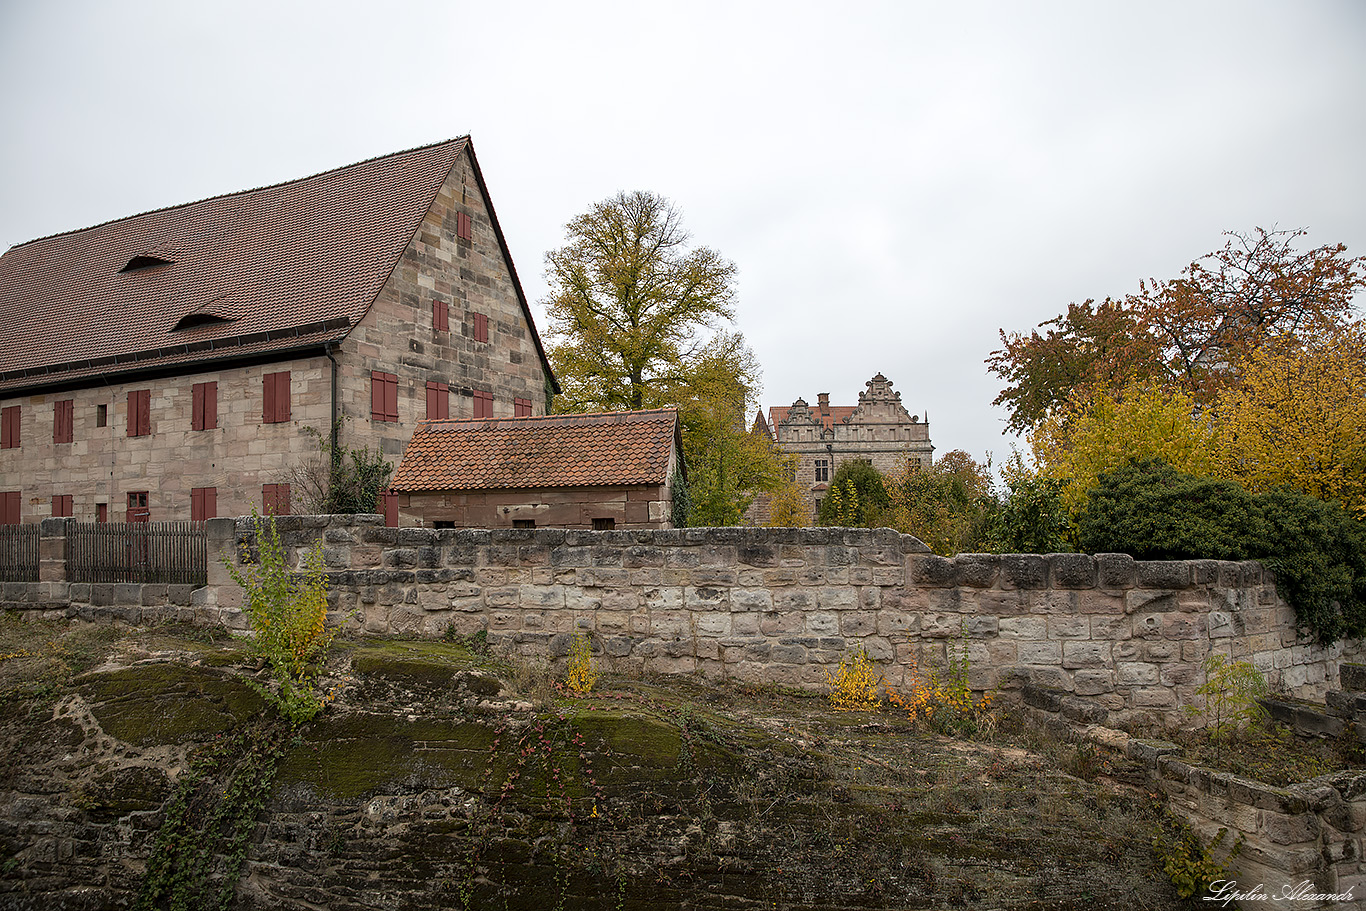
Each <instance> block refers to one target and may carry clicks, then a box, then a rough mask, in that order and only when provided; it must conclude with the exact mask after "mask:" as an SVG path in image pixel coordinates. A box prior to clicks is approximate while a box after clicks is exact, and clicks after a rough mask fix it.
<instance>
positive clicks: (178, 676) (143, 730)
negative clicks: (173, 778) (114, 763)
mask: <svg viewBox="0 0 1366 911" xmlns="http://www.w3.org/2000/svg"><path fill="white" fill-rule="evenodd" d="M77 688H78V689H79V691H80V693H81V694H82V695H83V696H84V697H85V699H86V701H87V702H89V703H90V709H91V712H93V713H94V715H95V718H96V720H98V721H99V723H100V727H102V728H103V729H104V732H105V733H106V734H109V735H110V736H111V737H117V738H118V739H119V740H122V741H124V742H125V743H130V744H135V745H137V746H150V745H155V744H176V743H183V742H185V741H193V740H203V739H205V738H207V737H211V736H213V735H214V734H221V733H224V732H226V731H228V730H230V729H231V728H233V727H235V726H236V725H238V724H240V723H242V722H243V721H245V720H246V719H248V718H250V717H251V716H253V715H257V714H259V713H260V712H262V711H264V709H265V707H266V704H265V701H264V700H263V699H262V698H261V697H260V696H258V695H257V694H256V693H255V692H254V691H253V690H252V689H251V687H249V686H247V684H246V683H245V682H243V681H242V680H240V679H238V678H236V677H233V676H231V675H229V674H224V673H222V672H220V671H215V670H212V669H210V668H203V667H191V666H188V665H184V664H175V663H165V664H144V665H138V666H136V667H129V668H122V669H120V670H116V671H110V672H108V673H103V674H91V675H88V676H86V677H84V678H81V679H80V680H79V681H78V684H77Z"/></svg>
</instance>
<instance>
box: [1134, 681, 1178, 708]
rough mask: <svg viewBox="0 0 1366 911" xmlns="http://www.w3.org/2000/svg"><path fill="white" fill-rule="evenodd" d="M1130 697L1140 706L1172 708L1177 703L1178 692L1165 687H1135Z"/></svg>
mask: <svg viewBox="0 0 1366 911" xmlns="http://www.w3.org/2000/svg"><path fill="white" fill-rule="evenodd" d="M1129 698H1130V699H1132V700H1133V703H1134V705H1135V706H1137V707H1139V708H1171V707H1173V706H1175V705H1176V694H1175V693H1173V692H1172V691H1171V690H1169V689H1166V688H1164V687H1146V686H1140V687H1134V689H1133V690H1132V691H1131V692H1130V696H1129Z"/></svg>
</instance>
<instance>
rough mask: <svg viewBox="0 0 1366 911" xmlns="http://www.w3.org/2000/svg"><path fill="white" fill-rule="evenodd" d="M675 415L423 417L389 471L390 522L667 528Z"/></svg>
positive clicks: (676, 440)
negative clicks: (394, 506)
mask: <svg viewBox="0 0 1366 911" xmlns="http://www.w3.org/2000/svg"><path fill="white" fill-rule="evenodd" d="M681 469H682V438H681V435H680V429H679V422H678V412H677V410H675V409H672V408H664V409H658V410H654V411H615V412H605V413H597V414H557V415H547V416H540V417H519V418H505V419H501V420H474V421H470V420H465V421H424V422H422V423H420V424H419V425H418V427H417V430H416V431H415V432H414V433H413V438H412V441H411V442H410V443H409V444H408V448H407V450H406V451H405V452H404V454H403V461H402V462H401V463H400V464H399V466H398V470H397V471H396V472H395V473H394V477H393V481H392V483H391V484H390V490H391V491H393V492H394V493H396V494H397V495H398V514H399V524H400V525H404V526H426V527H429V528H508V527H511V528H546V527H553V528H596V529H610V528H671V527H673V523H672V521H671V515H672V510H673V489H672V481H673V478H674V476H675V470H678V471H679V472H680V474H681Z"/></svg>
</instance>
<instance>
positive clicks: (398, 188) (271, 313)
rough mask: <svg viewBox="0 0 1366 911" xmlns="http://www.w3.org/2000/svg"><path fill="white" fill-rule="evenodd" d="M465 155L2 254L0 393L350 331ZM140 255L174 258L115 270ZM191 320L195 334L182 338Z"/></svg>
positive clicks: (418, 153) (390, 163) (261, 192)
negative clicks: (197, 322) (191, 318)
mask: <svg viewBox="0 0 1366 911" xmlns="http://www.w3.org/2000/svg"><path fill="white" fill-rule="evenodd" d="M468 147H469V137H461V138H459V139H452V140H449V141H446V142H441V143H436V144H434V145H429V146H424V147H422V148H417V149H410V150H408V151H405V152H397V153H395V154H392V155H385V156H383V157H380V158H373V159H370V160H368V161H362V162H360V163H358V164H353V165H347V166H346V167H342V168H337V169H335V170H332V171H327V172H325V173H322V174H316V175H314V176H312V177H304V178H300V179H298V180H293V181H290V182H288V183H282V184H276V185H275V186H269V187H262V188H259V189H255V190H245V191H243V192H240V193H232V194H229V195H226V196H216V197H213V198H211V199H204V200H200V201H199V202H191V203H186V204H184V205H179V206H172V207H170V208H166V209H158V210H156V211H154V212H145V213H143V214H141V215H133V216H130V217H128V218H121V219H118V220H116V221H110V222H106V223H104V224H101V225H95V226H94V227H90V228H83V229H80V230H77V231H69V232H66V233H64V234H57V235H53V236H51V237H43V238H39V239H37V240H32V241H29V242H27V243H23V244H19V245H17V246H14V247H11V248H10V249H9V251H8V252H6V253H5V254H4V256H0V391H5V390H15V389H20V388H24V387H29V386H33V385H35V384H42V383H45V382H63V381H66V380H69V379H71V380H74V379H79V378H80V377H82V376H88V375H93V374H100V373H103V374H109V373H119V372H124V371H126V370H140V369H145V368H147V367H154V366H158V365H161V364H166V365H171V364H176V363H186V362H194V361H208V360H218V359H222V358H223V357H225V356H227V357H240V356H243V355H253V354H259V353H264V352H268V351H271V350H279V349H280V348H281V347H297V346H299V345H303V344H314V345H316V344H321V343H322V342H325V341H333V340H337V339H340V338H343V337H345V336H346V334H347V333H348V332H349V331H350V330H351V328H353V327H354V326H355V325H356V324H357V323H358V322H359V321H360V319H361V317H362V316H363V315H364V314H365V312H366V310H367V309H368V308H369V306H370V304H371V303H372V302H373V301H374V299H375V297H376V296H377V295H378V294H379V292H380V290H381V289H382V288H383V287H384V283H385V281H387V280H388V277H389V274H390V272H391V271H392V270H393V268H394V266H395V265H396V264H397V263H398V260H399V257H400V256H401V255H402V254H403V251H404V249H405V248H406V247H407V246H408V243H409V241H410V240H411V239H412V237H413V235H414V234H415V233H416V231H417V228H418V226H419V225H420V224H421V222H422V219H423V217H424V216H425V215H426V213H427V211H428V210H429V209H430V208H431V205H432V202H433V200H434V199H435V198H436V194H437V193H438V191H439V190H440V189H441V185H442V184H443V183H444V181H445V179H446V176H447V175H448V174H449V173H450V170H451V168H452V167H454V165H455V164H456V161H457V160H458V158H459V156H460V155H461V154H462V153H463V152H464V151H465V150H466V149H467V148H468ZM472 154H473V153H472V150H471V155H472ZM475 170H476V174H477V173H478V165H477V163H476V164H475ZM481 183H482V180H481ZM485 198H486V199H487V193H485ZM490 214H492V209H491V207H490ZM496 227H497V226H496V223H495V228H496ZM499 238H500V240H501V233H499ZM504 253H505V254H506V250H504ZM147 256H153V257H157V258H159V259H162V260H168V261H169V264H167V265H152V266H150V267H147V268H141V269H133V270H130V271H121V270H124V269H125V267H126V266H128V265H129V263H130V261H131V260H132V259H133V258H134V257H147ZM508 266H509V269H510V270H511V269H512V264H511V258H510V257H509V258H508ZM513 276H514V282H515V281H516V274H515V272H514V273H513ZM191 314H193V315H194V317H195V318H197V319H199V320H201V321H202V324H201V325H196V326H194V327H193V328H182V329H179V330H176V329H175V327H176V325H177V323H179V322H180V321H181V319H182V318H184V317H186V316H187V315H191ZM527 319H528V322H530V319H531V317H530V314H529V313H528V315H527ZM532 333H533V335H534V334H535V329H534V327H533V329H532ZM305 335H307V336H308V338H307V339H304V338H302V336H305ZM287 338H293V339H294V343H289V342H287V341H285V339H287ZM536 341H537V344H538V347H539V339H536Z"/></svg>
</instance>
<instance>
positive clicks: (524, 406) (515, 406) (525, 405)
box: [512, 399, 531, 418]
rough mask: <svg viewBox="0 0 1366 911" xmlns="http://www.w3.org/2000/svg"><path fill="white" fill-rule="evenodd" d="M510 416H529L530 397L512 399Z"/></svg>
mask: <svg viewBox="0 0 1366 911" xmlns="http://www.w3.org/2000/svg"><path fill="white" fill-rule="evenodd" d="M512 416H513V417H517V418H529V417H531V399H513V400H512Z"/></svg>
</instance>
